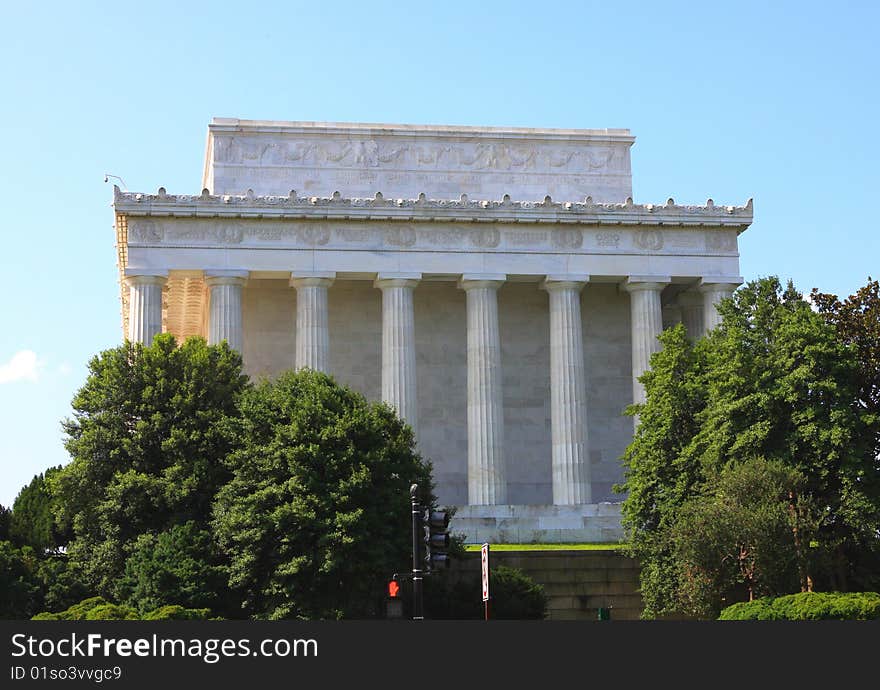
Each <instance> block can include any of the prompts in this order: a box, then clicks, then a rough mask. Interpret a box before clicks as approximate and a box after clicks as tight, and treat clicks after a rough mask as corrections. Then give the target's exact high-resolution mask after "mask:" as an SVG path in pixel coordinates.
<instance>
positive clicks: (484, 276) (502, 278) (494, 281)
mask: <svg viewBox="0 0 880 690" xmlns="http://www.w3.org/2000/svg"><path fill="white" fill-rule="evenodd" d="M506 281H507V274H506V273H462V274H461V278H460V279H459V281H458V287H459V288H461V289H462V290H465V291H467V290H474V289H478V288H491V289H493V290H497V289H498V288H500V287H501V286H502V285H503V284H504V283H505V282H506Z"/></svg>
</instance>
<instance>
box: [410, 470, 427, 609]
mask: <svg viewBox="0 0 880 690" xmlns="http://www.w3.org/2000/svg"><path fill="white" fill-rule="evenodd" d="M409 497H410V499H411V500H412V543H413V570H412V574H413V620H414V621H420V620H424V619H425V616H424V615H423V613H422V569H421V561H420V560H419V555H420V552H421V549H420V548H419V531H420V530H419V525H420V523H421V521H422V508H421V505H420V504H419V485H418V484H413V485H412V486H411V487H409Z"/></svg>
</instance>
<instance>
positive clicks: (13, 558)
mask: <svg viewBox="0 0 880 690" xmlns="http://www.w3.org/2000/svg"><path fill="white" fill-rule="evenodd" d="M37 562H38V559H37V556H36V554H35V553H34V550H33V549H32V548H31V547H29V546H25V547H22V548H20V549H19V548H16V546H15V545H14V544H13V543H12V542H9V541H0V618H2V619H18V618H29V617H30V616H32V615H33V614H34V613H35V612H36V611H38V610H39V595H40V586H39V582H38V581H37V577H36V574H35V572H36V569H37Z"/></svg>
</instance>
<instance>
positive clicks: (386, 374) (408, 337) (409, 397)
mask: <svg viewBox="0 0 880 690" xmlns="http://www.w3.org/2000/svg"><path fill="white" fill-rule="evenodd" d="M421 277H422V275H421V273H380V274H379V275H378V276H377V277H376V281H375V283H374V285H375V286H376V287H377V288H379V289H380V290H382V400H384V401H385V402H386V403H388V404H389V405H390V406H391V407H392V408H393V409H394V410H395V411H396V412H397V416H398V417H400V418H401V419H402V420H404V421H405V422H406V423H407V424H409V425H410V427H412V430H413V435H414V436H417V435H418V421H419V420H418V399H417V392H416V331H415V319H414V312H413V290H414V289H415V288H416V286H417V285H418V284H419V280H420V279H421Z"/></svg>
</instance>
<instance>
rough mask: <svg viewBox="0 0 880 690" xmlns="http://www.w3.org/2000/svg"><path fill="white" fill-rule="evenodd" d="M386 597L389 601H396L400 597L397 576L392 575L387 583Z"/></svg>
mask: <svg viewBox="0 0 880 690" xmlns="http://www.w3.org/2000/svg"><path fill="white" fill-rule="evenodd" d="M388 596H389V597H390V598H391V599H396V598H397V597H399V596H400V582H399V581H398V579H397V575H394V576H393V577H392V578H391V579H390V580H389V581H388Z"/></svg>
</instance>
